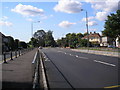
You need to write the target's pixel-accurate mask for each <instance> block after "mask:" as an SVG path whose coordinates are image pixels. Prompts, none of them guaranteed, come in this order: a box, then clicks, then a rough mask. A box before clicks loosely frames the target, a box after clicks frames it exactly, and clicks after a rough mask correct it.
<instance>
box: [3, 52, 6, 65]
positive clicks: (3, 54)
mask: <svg viewBox="0 0 120 90" xmlns="http://www.w3.org/2000/svg"><path fill="white" fill-rule="evenodd" d="M3 56H4V63H7V62H6V54H5V52H4V53H3Z"/></svg>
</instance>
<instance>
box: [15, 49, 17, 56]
mask: <svg viewBox="0 0 120 90" xmlns="http://www.w3.org/2000/svg"><path fill="white" fill-rule="evenodd" d="M15 57H16V58H17V50H16V51H15Z"/></svg>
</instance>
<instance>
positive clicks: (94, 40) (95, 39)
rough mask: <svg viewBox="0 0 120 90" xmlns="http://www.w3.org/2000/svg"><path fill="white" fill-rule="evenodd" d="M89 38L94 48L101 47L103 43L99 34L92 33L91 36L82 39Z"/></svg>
mask: <svg viewBox="0 0 120 90" xmlns="http://www.w3.org/2000/svg"><path fill="white" fill-rule="evenodd" d="M88 37H89V42H91V44H92V46H100V43H101V36H100V34H99V33H96V32H94V33H92V32H90V34H89V36H88V35H86V36H84V37H83V38H82V39H88Z"/></svg>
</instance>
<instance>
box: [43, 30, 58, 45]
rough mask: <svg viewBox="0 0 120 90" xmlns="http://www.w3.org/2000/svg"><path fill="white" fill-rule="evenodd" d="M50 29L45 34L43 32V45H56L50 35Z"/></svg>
mask: <svg viewBox="0 0 120 90" xmlns="http://www.w3.org/2000/svg"><path fill="white" fill-rule="evenodd" d="M52 33H53V32H52V31H50V30H49V31H48V32H47V33H46V34H45V46H52V47H54V46H56V43H55V40H54V38H53V36H52Z"/></svg>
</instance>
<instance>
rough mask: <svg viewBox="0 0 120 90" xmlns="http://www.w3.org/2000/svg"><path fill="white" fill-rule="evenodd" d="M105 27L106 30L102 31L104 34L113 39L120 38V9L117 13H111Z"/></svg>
mask: <svg viewBox="0 0 120 90" xmlns="http://www.w3.org/2000/svg"><path fill="white" fill-rule="evenodd" d="M104 28H105V29H104V31H102V33H103V35H104V36H108V37H110V38H112V40H113V41H115V39H116V38H117V37H119V38H120V10H118V11H117V13H116V14H111V15H109V16H108V17H107V20H106V21H105V26H104Z"/></svg>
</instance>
